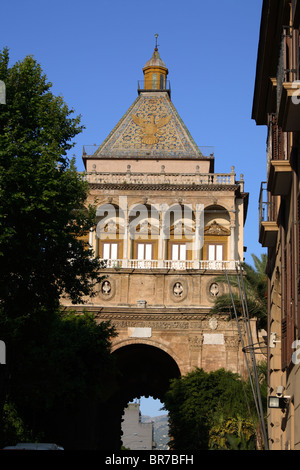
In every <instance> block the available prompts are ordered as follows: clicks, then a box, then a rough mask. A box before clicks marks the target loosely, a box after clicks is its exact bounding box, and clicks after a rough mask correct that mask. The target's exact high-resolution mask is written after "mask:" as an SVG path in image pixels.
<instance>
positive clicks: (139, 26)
mask: <svg viewBox="0 0 300 470" xmlns="http://www.w3.org/2000/svg"><path fill="white" fill-rule="evenodd" d="M261 8H262V0H243V1H241V0H227V1H226V2H225V1H224V0H215V1H213V2H212V1H210V2H208V1H207V0H185V1H184V2H182V1H179V0H151V2H149V1H144V0H85V1H84V2H83V1H80V2H79V1H78V0H72V1H69V0H60V1H58V0H52V1H51V2H50V3H49V2H46V1H44V0H26V2H24V1H23V0H10V1H9V2H2V5H1V17H2V19H1V30H0V48H1V49H2V48H3V47H5V46H7V47H8V48H9V49H10V58H11V63H14V62H16V61H18V60H22V59H23V58H24V57H25V56H26V55H33V56H34V58H35V59H36V60H37V61H38V62H39V63H40V64H41V66H42V69H43V71H44V72H45V74H46V75H47V77H48V80H49V81H51V82H52V83H53V88H52V91H53V93H54V94H56V95H62V96H63V97H64V100H65V102H66V103H67V104H68V106H69V107H70V108H73V109H74V111H75V114H76V115H78V114H80V115H81V116H82V123H83V124H84V125H85V127H86V129H85V131H84V132H83V133H82V134H81V135H79V136H77V137H76V145H75V147H74V149H72V152H71V154H75V156H76V162H77V167H78V170H83V165H82V162H81V155H82V147H83V145H90V144H101V142H102V141H103V140H104V139H105V138H106V137H107V135H108V133H109V132H110V131H111V130H112V129H113V127H114V126H115V125H116V124H117V122H118V121H119V119H120V118H121V117H122V116H123V114H124V113H125V112H126V111H127V109H128V108H129V106H130V105H131V104H132V103H133V101H134V100H135V98H136V96H137V81H138V80H141V79H142V78H143V72H142V69H143V66H144V65H145V63H146V62H147V60H149V59H150V57H151V56H152V53H153V49H154V45H155V38H154V34H155V33H158V34H159V37H158V45H159V52H160V55H161V58H162V59H163V60H164V62H165V63H166V65H167V67H168V69H169V76H168V78H169V79H170V82H171V89H172V101H173V103H174V105H175V107H176V109H177V111H178V112H179V114H180V116H181V118H182V120H183V121H184V123H185V124H186V126H187V128H188V129H189V131H190V133H191V135H192V136H193V138H194V140H195V141H196V143H197V144H198V145H199V146H214V147H215V171H216V172H225V173H230V170H231V166H232V165H234V166H235V171H236V174H237V177H239V176H240V174H241V173H242V174H244V179H245V191H247V192H249V193H250V200H249V210H248V217H247V221H246V225H245V231H244V234H245V240H244V244H245V246H247V248H248V249H247V253H246V255H245V260H246V261H247V262H252V259H251V253H255V254H257V255H260V253H263V252H265V250H264V249H262V247H261V246H260V245H259V243H258V197H259V189H260V183H261V181H265V180H266V128H265V127H258V126H256V124H255V122H254V121H253V120H252V119H251V112H252V101H253V91H254V80H255V71H256V57H257V46H258V39H259V28H260V17H261Z"/></svg>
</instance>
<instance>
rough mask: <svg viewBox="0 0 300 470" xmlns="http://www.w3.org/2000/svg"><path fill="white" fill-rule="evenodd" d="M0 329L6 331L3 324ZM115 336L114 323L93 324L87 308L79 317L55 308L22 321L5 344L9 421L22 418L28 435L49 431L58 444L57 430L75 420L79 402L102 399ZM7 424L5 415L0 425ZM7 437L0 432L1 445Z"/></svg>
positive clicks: (112, 367) (110, 369)
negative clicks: (9, 367) (10, 353)
mask: <svg viewBox="0 0 300 470" xmlns="http://www.w3.org/2000/svg"><path fill="white" fill-rule="evenodd" d="M0 327H1V331H3V332H5V324H1V323H0ZM115 334H116V333H115V330H114V328H113V327H111V326H110V325H109V324H107V323H105V322H102V323H100V324H98V323H97V322H96V321H95V319H94V316H93V315H91V314H89V313H87V312H85V313H83V314H81V315H78V314H76V313H73V312H69V311H63V310H61V309H59V310H58V311H57V312H55V313H53V312H51V314H49V313H48V312H46V311H44V312H40V314H39V315H36V316H33V317H32V318H30V319H29V320H27V322H26V323H25V325H24V326H23V328H22V329H19V330H18V335H17V336H15V337H14V341H13V342H12V344H10V346H11V347H13V348H14V352H15V357H14V367H13V374H12V375H11V377H10V380H9V387H8V393H7V405H6V406H7V407H8V410H9V409H10V408H11V407H12V406H13V407H14V408H13V410H14V415H17V419H14V423H17V424H18V423H20V422H21V423H22V425H23V428H24V429H25V430H26V429H27V435H28V430H30V431H31V433H32V436H39V435H44V436H45V438H47V437H49V434H50V436H51V433H52V435H54V436H56V439H57V438H58V436H59V437H60V439H61V442H63V441H64V439H66V436H64V433H63V432H62V429H64V427H65V426H66V422H67V421H69V422H70V423H72V422H73V424H74V421H72V420H75V422H76V419H77V413H78V409H80V408H82V406H83V404H86V403H87V402H89V401H93V402H98V403H103V402H104V401H105V398H106V394H107V392H108V390H107V388H108V384H107V382H108V381H107V379H108V377H112V376H113V374H114V373H115V363H114V360H113V356H112V355H111V354H110V340H111V338H112V337H114V336H115ZM9 349H10V348H9ZM15 410H17V411H15ZM66 416H67V419H66ZM10 417H11V414H10V415H9V416H8V417H7V418H10ZM8 423H10V420H9V419H6V421H5V422H4V426H8ZM14 427H15V424H14ZM18 428H20V425H19V424H18ZM10 429H11V425H10ZM9 436H10V435H9ZM9 436H6V435H3V433H2V435H0V437H1V438H2V444H3V441H4V444H5V443H8V442H7V438H8V437H9Z"/></svg>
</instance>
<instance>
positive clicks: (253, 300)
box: [211, 254, 268, 328]
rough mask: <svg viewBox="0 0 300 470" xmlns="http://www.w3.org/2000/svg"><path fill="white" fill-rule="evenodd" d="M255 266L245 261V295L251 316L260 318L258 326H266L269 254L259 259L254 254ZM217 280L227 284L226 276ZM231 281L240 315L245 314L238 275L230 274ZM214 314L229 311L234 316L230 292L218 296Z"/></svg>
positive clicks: (212, 311) (213, 310) (213, 309)
mask: <svg viewBox="0 0 300 470" xmlns="http://www.w3.org/2000/svg"><path fill="white" fill-rule="evenodd" d="M252 258H253V262H254V267H253V266H251V265H250V264H247V263H243V264H242V268H243V272H244V276H243V285H242V286H241V287H244V288H245V295H246V301H247V310H248V314H249V317H250V318H253V317H256V318H257V319H258V327H259V328H266V325H267V311H268V282H267V275H266V272H265V271H266V264H267V255H265V254H262V255H261V258H260V259H259V258H258V257H257V256H256V255H254V254H252ZM216 281H219V282H223V283H224V284H225V285H226V284H227V278H226V277H225V276H223V275H222V276H218V277H217V278H216ZM229 282H230V285H231V288H232V297H233V300H234V304H235V307H236V310H237V313H238V315H240V316H241V315H242V314H243V304H242V301H241V296H240V293H239V281H238V279H237V277H236V276H234V275H230V276H229ZM211 313H212V314H218V313H229V314H230V315H231V316H232V317H233V315H234V309H233V304H232V299H231V296H230V294H229V293H224V294H223V295H221V296H220V297H217V298H216V300H215V303H214V306H213V308H212V309H211Z"/></svg>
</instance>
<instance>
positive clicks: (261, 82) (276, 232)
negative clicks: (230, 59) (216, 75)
mask: <svg viewBox="0 0 300 470" xmlns="http://www.w3.org/2000/svg"><path fill="white" fill-rule="evenodd" d="M299 27H300V2H299V0H298V1H297V0H293V1H288V0H264V1H263V7H262V17H261V27H260V37H259V46H258V56H257V69H256V81H255V90H254V99H253V112H252V117H253V119H254V120H255V121H256V124H257V125H264V126H266V127H267V130H268V133H267V155H266V178H264V181H262V183H261V191H260V197H259V210H260V226H259V241H260V243H261V244H262V246H263V247H266V248H267V251H268V264H267V274H268V280H269V289H268V300H269V302H268V303H269V307H268V339H269V341H268V385H269V396H270V399H271V402H270V405H271V406H272V407H269V409H268V435H269V447H270V449H271V450H277V449H281V450H286V449H298V450H299V449H300V426H299V423H300V406H299V405H300V369H299V365H298V363H299V358H298V357H297V352H296V350H297V345H298V342H299V326H300V310H299V288H300V285H299V241H300V238H299V235H300V234H299V208H300V206H299V202H300V199H299V162H300V160H299V157H300V155H299V145H300V141H299V136H300V134H299V131H300V104H299V102H300V100H299V97H300V81H299V79H300V69H299V57H300V54H299V52H300V47H299ZM274 406H276V407H274ZM277 406H278V407H277Z"/></svg>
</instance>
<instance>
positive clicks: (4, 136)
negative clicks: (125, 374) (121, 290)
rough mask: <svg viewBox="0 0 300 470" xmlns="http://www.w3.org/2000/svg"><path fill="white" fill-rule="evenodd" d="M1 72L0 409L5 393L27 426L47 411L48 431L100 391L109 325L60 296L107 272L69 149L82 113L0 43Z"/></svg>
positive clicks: (87, 288)
mask: <svg viewBox="0 0 300 470" xmlns="http://www.w3.org/2000/svg"><path fill="white" fill-rule="evenodd" d="M0 80H3V81H4V82H5V85H6V104H5V105H0V332H1V340H4V341H5V343H6V346H7V366H5V368H3V366H2V368H1V371H0V372H1V374H2V376H1V377H0V395H1V396H0V415H1V407H2V406H3V400H4V398H3V397H4V394H7V397H8V404H10V405H11V406H13V409H14V410H16V413H17V415H18V413H19V412H20V413H21V412H22V413H21V415H22V416H21V418H22V419H23V418H24V421H22V422H24V426H25V428H26V426H27V424H28V423H30V426H29V428H30V429H32V428H39V426H40V424H41V422H42V421H43V419H44V424H43V426H42V430H44V428H45V427H47V426H48V427H50V428H51V426H50V424H49V423H53V422H54V421H53V420H54V417H58V410H60V416H61V418H62V416H65V417H66V413H65V410H70V409H77V408H76V403H77V404H78V400H79V401H80V400H81V399H82V397H83V395H84V396H85V397H86V400H88V398H89V397H91V399H92V398H93V397H96V396H99V397H100V396H102V395H101V394H103V393H104V389H105V387H104V383H105V380H104V376H105V374H106V373H107V370H111V371H112V369H113V368H112V363H111V360H110V359H108V357H110V354H109V352H110V349H109V348H110V338H111V336H112V335H113V332H112V329H111V328H110V326H109V325H108V324H102V325H101V326H98V325H96V322H95V321H94V320H92V319H90V318H88V317H86V316H81V317H78V318H77V317H75V316H73V317H71V316H70V314H68V315H62V313H61V310H60V307H59V306H60V300H61V298H62V296H66V297H68V298H69V299H70V301H71V302H73V303H74V304H78V303H81V302H83V298H84V296H92V295H94V293H95V292H96V291H95V287H96V285H97V283H98V282H99V280H100V279H101V275H100V266H99V262H98V260H97V259H94V257H93V256H92V250H91V249H90V247H89V245H88V237H87V234H88V231H89V229H90V227H92V226H93V225H94V224H95V208H94V207H92V206H87V205H86V201H87V195H88V184H87V183H86V182H85V181H84V180H83V179H82V178H81V176H80V175H79V174H78V172H77V170H76V167H75V163H74V160H73V159H70V158H69V157H68V154H69V151H70V150H71V149H72V147H73V145H74V140H73V139H74V138H75V137H76V136H77V135H78V134H79V133H80V132H82V130H83V126H82V125H81V123H80V121H81V118H80V116H77V117H76V116H74V111H73V109H70V108H69V107H68V106H67V104H66V103H65V102H64V100H63V98H62V97H61V96H54V94H53V93H52V91H51V88H52V84H51V83H50V82H49V81H48V80H47V77H46V75H45V74H44V73H43V71H42V68H41V66H40V65H39V64H38V63H37V62H36V60H35V59H34V58H33V57H31V56H28V57H26V58H25V59H24V60H22V61H19V62H17V63H15V64H14V65H12V66H10V64H9V52H8V50H7V49H4V50H2V51H0ZM95 361H96V362H95ZM7 369H8V370H7ZM4 370H5V371H6V373H5V375H4ZM8 377H9V381H8V380H7V378H8ZM4 383H5V385H6V387H4V386H3V384H4ZM100 392H101V393H100ZM54 411H55V413H54ZM10 416H12V414H11V413H10ZM13 416H15V414H13ZM71 417H72V413H71ZM21 418H20V419H21ZM47 420H48V424H47ZM68 420H69V421H70V422H71V421H72V420H71V419H70V416H68ZM13 421H14V423H16V422H18V421H17V420H16V419H15V418H14V419H13ZM66 421H67V418H66ZM60 424H61V422H60ZM15 427H16V426H15ZM58 427H59V426H58ZM0 428H1V424H0ZM10 429H11V427H10ZM19 429H20V426H19Z"/></svg>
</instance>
